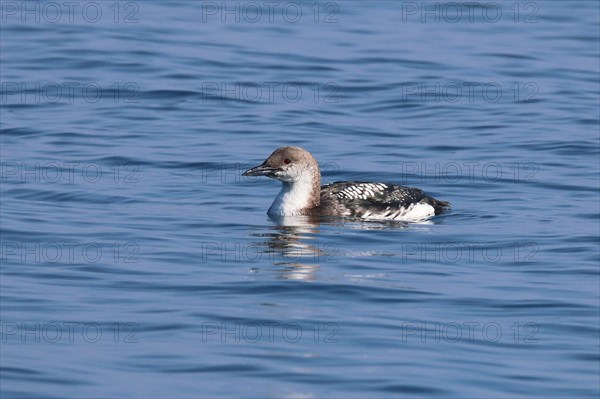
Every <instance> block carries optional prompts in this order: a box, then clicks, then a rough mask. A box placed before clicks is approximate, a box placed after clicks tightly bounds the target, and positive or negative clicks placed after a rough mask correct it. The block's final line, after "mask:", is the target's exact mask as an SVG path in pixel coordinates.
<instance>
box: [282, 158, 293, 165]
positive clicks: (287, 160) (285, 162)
mask: <svg viewBox="0 0 600 399" xmlns="http://www.w3.org/2000/svg"><path fill="white" fill-rule="evenodd" d="M291 162H292V161H290V159H289V158H286V159H284V160H283V163H284V164H286V165H287V164H289V163H291Z"/></svg>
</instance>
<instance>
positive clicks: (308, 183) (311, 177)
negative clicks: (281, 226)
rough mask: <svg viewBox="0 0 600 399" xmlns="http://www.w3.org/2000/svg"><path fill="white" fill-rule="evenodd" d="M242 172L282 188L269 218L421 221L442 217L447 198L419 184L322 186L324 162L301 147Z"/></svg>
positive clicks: (283, 150)
mask: <svg viewBox="0 0 600 399" xmlns="http://www.w3.org/2000/svg"><path fill="white" fill-rule="evenodd" d="M242 175H243V176H267V177H270V178H272V179H276V180H279V181H281V183H282V187H281V191H280V192H279V194H277V197H275V200H274V201H273V204H272V205H271V207H270V208H269V210H268V212H267V213H268V214H269V215H270V216H300V215H306V216H343V217H351V218H361V219H373V220H396V221H404V222H417V221H423V220H426V219H429V218H430V217H432V216H435V215H439V214H440V213H442V212H443V211H444V210H445V209H446V208H447V207H449V206H450V204H449V203H448V202H445V201H439V200H436V199H435V198H432V197H429V196H427V195H425V193H423V191H421V190H419V189H418V188H411V187H404V186H399V185H395V184H387V183H372V182H364V181H345V182H335V183H331V184H327V185H324V186H321V172H320V169H319V163H318V162H317V160H316V159H315V157H313V156H312V154H311V153H310V152H308V151H306V150H305V149H303V148H300V147H281V148H278V149H277V150H275V151H274V152H273V153H272V154H271V155H270V156H269V157H268V158H267V159H266V160H265V161H264V162H263V163H262V164H260V165H258V166H255V167H253V168H250V169H248V170H247V171H245V172H244V173H243V174H242Z"/></svg>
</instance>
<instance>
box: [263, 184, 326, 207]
mask: <svg viewBox="0 0 600 399" xmlns="http://www.w3.org/2000/svg"><path fill="white" fill-rule="evenodd" d="M313 187H314V185H313V182H312V179H309V178H306V179H301V180H299V181H296V182H293V183H289V182H283V183H282V187H281V191H280V192H279V194H277V197H275V201H273V204H271V207H270V208H269V211H268V212H267V214H269V215H271V216H294V215H302V214H303V213H302V211H303V210H305V209H306V208H308V207H309V206H310V204H311V199H312V196H314V195H315V194H314V193H313V192H312V191H313ZM316 195H320V192H319V193H316Z"/></svg>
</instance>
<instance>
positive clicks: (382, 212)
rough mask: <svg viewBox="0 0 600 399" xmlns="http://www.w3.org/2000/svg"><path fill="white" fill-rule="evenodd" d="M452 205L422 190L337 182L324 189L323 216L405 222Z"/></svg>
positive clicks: (424, 216) (376, 184)
mask: <svg viewBox="0 0 600 399" xmlns="http://www.w3.org/2000/svg"><path fill="white" fill-rule="evenodd" d="M447 205H448V203H446V202H442V201H437V200H435V199H433V198H431V197H429V196H427V195H426V194H425V193H424V192H423V191H421V190H419V189H418V188H412V187H405V186H399V185H394V184H385V183H372V182H358V181H349V182H336V183H331V184H328V185H326V186H323V187H321V206H322V208H323V214H326V213H328V212H326V211H327V209H329V210H331V211H332V212H339V213H341V214H343V215H345V216H351V217H361V218H372V219H389V220H403V219H405V218H406V219H412V218H415V216H416V217H417V219H418V218H419V215H421V214H422V215H423V218H426V217H428V216H433V215H434V214H439V213H441V212H442V210H443V208H444V207H445V206H447Z"/></svg>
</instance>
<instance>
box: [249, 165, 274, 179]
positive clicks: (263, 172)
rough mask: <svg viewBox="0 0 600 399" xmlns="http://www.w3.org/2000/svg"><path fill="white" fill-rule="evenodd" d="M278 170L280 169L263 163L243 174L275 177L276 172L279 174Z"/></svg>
mask: <svg viewBox="0 0 600 399" xmlns="http://www.w3.org/2000/svg"><path fill="white" fill-rule="evenodd" d="M278 170H279V168H274V167H272V166H269V165H267V164H266V163H263V164H262V165H258V166H255V167H253V168H250V169H248V170H247V171H245V172H244V173H242V176H267V177H274V176H275V172H277V171H278Z"/></svg>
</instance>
